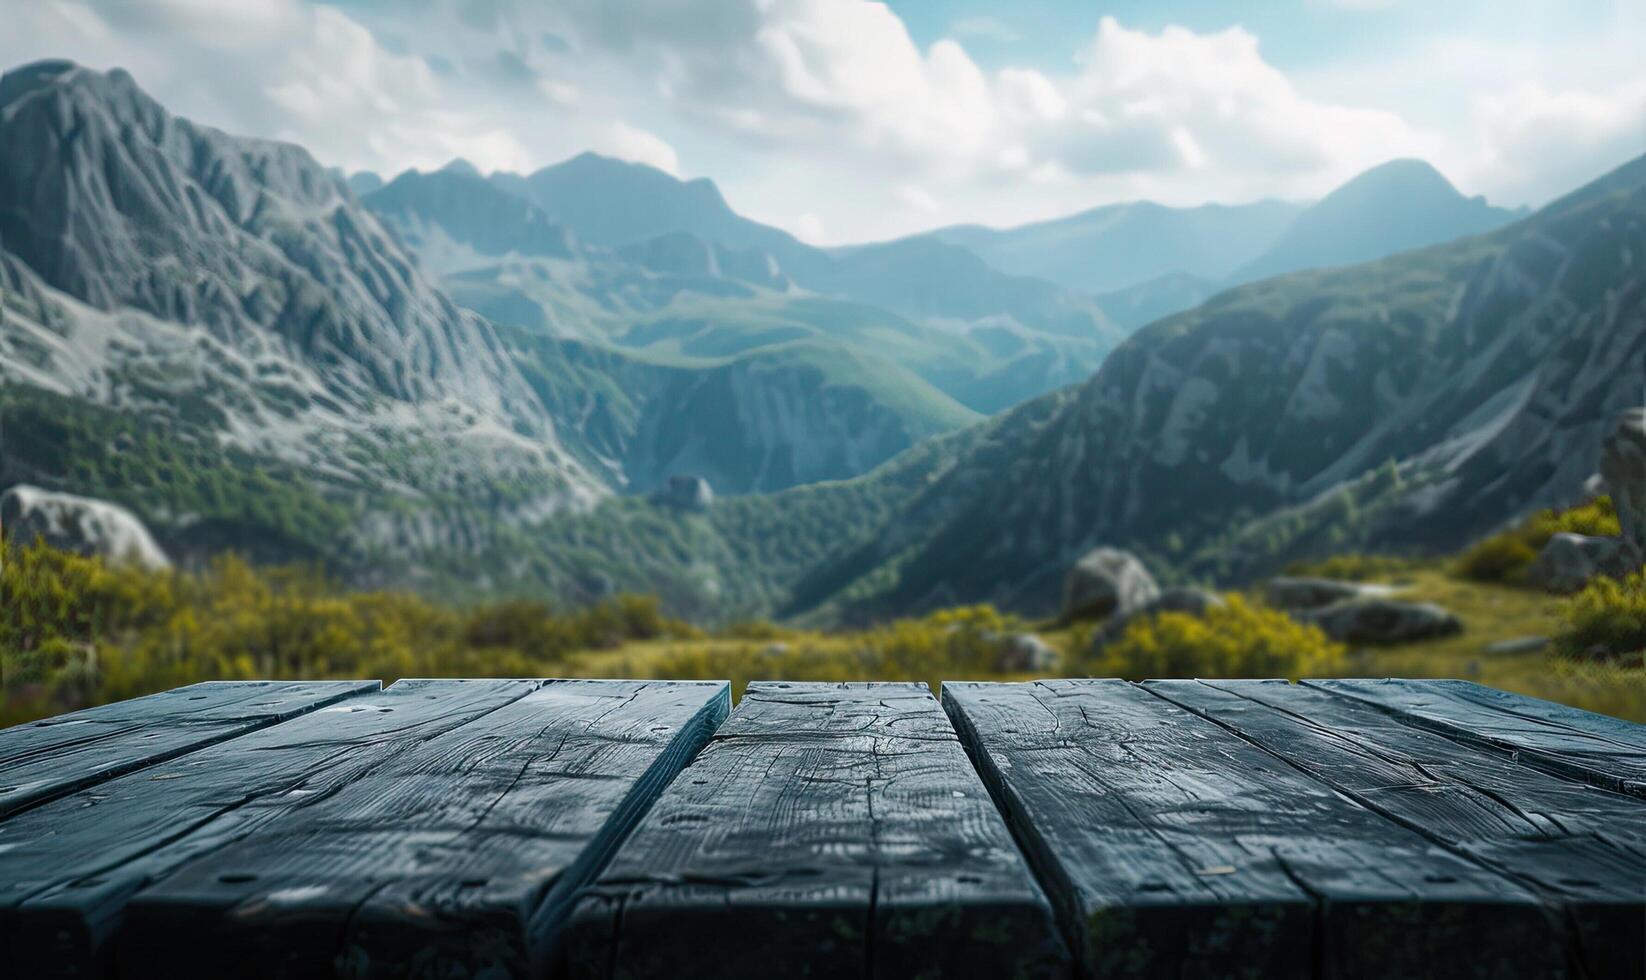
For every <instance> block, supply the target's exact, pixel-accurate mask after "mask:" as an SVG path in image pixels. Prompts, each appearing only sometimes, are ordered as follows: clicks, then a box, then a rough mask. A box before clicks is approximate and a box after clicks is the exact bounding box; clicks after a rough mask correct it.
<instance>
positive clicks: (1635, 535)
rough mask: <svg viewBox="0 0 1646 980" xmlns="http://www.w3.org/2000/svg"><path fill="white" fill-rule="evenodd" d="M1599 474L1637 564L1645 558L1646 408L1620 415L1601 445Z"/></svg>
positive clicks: (1631, 556)
mask: <svg viewBox="0 0 1646 980" xmlns="http://www.w3.org/2000/svg"><path fill="white" fill-rule="evenodd" d="M1600 476H1601V478H1602V479H1603V480H1605V481H1606V487H1607V489H1608V490H1610V491H1611V494H1612V503H1613V505H1614V506H1616V508H1617V521H1618V524H1620V525H1622V528H1623V545H1624V547H1625V549H1626V550H1627V558H1628V559H1629V560H1630V561H1631V562H1632V563H1633V564H1634V565H1636V566H1638V565H1640V564H1641V563H1642V562H1643V561H1646V408H1631V409H1629V410H1628V411H1626V412H1623V413H1622V414H1621V415H1619V416H1618V419H1617V424H1616V425H1615V426H1614V427H1613V428H1612V432H1611V434H1610V435H1608V436H1607V437H1606V441H1605V443H1604V444H1602V446H1601V449H1600Z"/></svg>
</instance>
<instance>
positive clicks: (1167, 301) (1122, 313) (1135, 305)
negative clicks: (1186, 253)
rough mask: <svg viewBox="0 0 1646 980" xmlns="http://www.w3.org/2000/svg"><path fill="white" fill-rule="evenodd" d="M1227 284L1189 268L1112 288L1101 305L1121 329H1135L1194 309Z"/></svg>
mask: <svg viewBox="0 0 1646 980" xmlns="http://www.w3.org/2000/svg"><path fill="white" fill-rule="evenodd" d="M1222 289H1223V286H1222V285H1221V284H1220V283H1218V282H1216V281H1215V280H1211V279H1202V278H1200V277H1199V276H1194V275H1190V274H1189V273H1187V272H1168V273H1166V274H1165V275H1163V276H1156V277H1155V278H1153V279H1148V280H1145V281H1143V282H1140V283H1138V284H1137V285H1135V286H1127V287H1126V288H1125V289H1116V290H1114V291H1112V292H1107V293H1100V294H1099V295H1098V296H1097V297H1096V300H1097V305H1098V307H1099V308H1100V309H1102V310H1103V313H1104V315H1106V316H1107V317H1108V318H1109V319H1110V320H1112V321H1114V322H1115V324H1116V325H1118V326H1119V327H1120V328H1121V329H1124V330H1135V329H1137V328H1138V327H1141V326H1143V325H1144V324H1147V323H1153V322H1154V321H1156V320H1159V319H1161V318H1162V317H1168V316H1171V315H1172V314H1173V313H1181V312H1182V311H1184V310H1192V309H1194V308H1195V307H1197V306H1199V305H1200V304H1201V303H1204V302H1205V301H1206V300H1207V299H1209V298H1210V297H1211V296H1212V295H1213V294H1215V293H1217V292H1219V291H1221V290H1222Z"/></svg>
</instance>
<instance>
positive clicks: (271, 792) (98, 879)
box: [0, 680, 539, 977]
mask: <svg viewBox="0 0 1646 980" xmlns="http://www.w3.org/2000/svg"><path fill="white" fill-rule="evenodd" d="M538 686H539V682H537V681H455V680H454V681H400V682H398V683H396V684H394V685H393V686H391V687H389V688H388V689H387V690H385V691H383V692H382V693H381V694H378V695H375V696H370V697H355V698H351V699H349V700H347V701H343V702H340V703H338V704H334V705H331V706H329V707H325V708H320V709H319V710H317V711H312V712H309V713H308V714H305V715H301V716H299V717H297V718H294V719H291V720H290V721H286V722H282V723H280V724H278V725H273V726H270V727H268V728H263V729H259V730H257V731H255V732H251V733H248V734H245V735H241V736H240V737H238V738H234V739H230V740H229V741H227V742H219V743H217V744H215V745H211V746H207V747H205V748H202V749H199V750H197V751H195V752H191V753H189V754H188V755H185V756H181V757H179V758H176V759H172V760H170V761H167V762H163V763H160V764H158V765H155V766H151V767H149V768H147V769H143V770H139V771H137V772H134V773H130V774H127V775H125V776H121V777H119V778H116V779H111V780H109V781H107V782H105V783H101V784H98V785H97V786H93V787H90V788H87V789H83V790H79V791H77V792H74V793H71V794H69V795H67V796H64V797H60V798H58V799H56V800H53V801H51V802H49V803H45V804H42V805H40V806H36V807H32V808H30V809H27V810H24V811H22V812H20V813H15V814H13V815H12V816H10V817H8V818H7V819H5V820H4V821H0V954H3V955H4V962H6V963H7V964H8V965H9V966H11V967H14V968H15V969H16V970H17V971H18V975H21V976H29V977H36V976H39V977H50V976H78V977H93V976H99V975H105V974H106V973H107V972H108V971H109V970H110V968H111V960H112V951H113V947H114V944H113V943H110V942H109V940H110V939H111V938H112V937H113V936H114V935H115V933H116V931H117V930H118V929H119V927H120V925H121V922H122V920H123V917H124V912H125V907H126V903H127V901H128V900H129V899H130V897H131V896H132V895H133V894H134V893H136V892H137V891H138V890H139V889H141V888H143V887H144V886H145V885H148V884H150V883H152V882H154V881H157V880H159V879H162V878H163V877H164V876H166V875H167V874H169V873H170V872H172V871H174V870H176V869H177V868H179V867H181V866H183V865H184V864H185V863H187V862H188V861H190V860H191V859H193V858H196V857H199V856H201V855H204V854H210V853H211V852H213V851H215V850H217V849H220V848H224V847H227V846H229V845H231V844H232V843H234V842H235V841H237V840H240V839H242V838H245V837H247V836H249V835H252V834H254V833H256V832H257V831H258V830H260V829H261V828H263V827H265V826H266V825H268V824H269V823H270V822H272V821H274V820H276V819H278V818H279V817H281V816H282V815H284V814H288V813H291V812H293V811H296V810H299V809H301V808H302V807H304V806H305V805H312V804H313V803H315V802H316V801H318V800H322V799H325V798H326V797H328V796H329V795H331V794H333V793H336V792H338V791H340V790H341V789H343V788H344V787H346V786H348V785H349V784H350V783H353V782H354V781H356V780H358V779H360V778H363V777H364V776H366V775H368V774H370V773H371V772H373V771H374V770H376V769H378V768H379V767H381V766H383V765H386V764H387V763H389V762H390V761H391V760H393V759H394V758H396V757H399V756H403V755H407V754H411V753H415V752H416V751H418V750H419V749H420V748H421V747H422V746H423V745H424V744H425V743H427V742H428V741H429V740H430V739H432V738H435V737H436V736H439V735H440V734H442V733H444V732H447V731H450V730H453V729H457V728H460V727H462V726H463V725H465V724H468V723H470V722H472V721H474V720H476V719H477V718H481V717H484V716H485V715H486V714H487V713H489V712H492V711H495V710H497V709H499V708H501V707H503V706H505V705H507V704H509V703H511V702H513V701H515V700H518V699H519V698H521V697H524V696H525V695H527V694H529V693H531V692H532V691H533V690H535V689H536V688H537V687H538ZM262 966H264V964H262V963H257V964H251V963H250V961H249V960H248V961H246V962H245V963H243V965H242V967H241V970H242V971H244V970H249V969H253V968H254V967H256V968H260V967H262ZM236 972H240V971H236Z"/></svg>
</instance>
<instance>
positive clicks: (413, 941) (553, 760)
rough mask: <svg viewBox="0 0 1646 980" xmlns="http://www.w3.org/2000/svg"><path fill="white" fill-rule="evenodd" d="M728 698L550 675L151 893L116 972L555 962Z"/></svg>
mask: <svg viewBox="0 0 1646 980" xmlns="http://www.w3.org/2000/svg"><path fill="white" fill-rule="evenodd" d="M729 708H730V690H729V687H728V685H727V684H725V683H724V682H713V683H711V682H700V681H582V680H567V681H550V682H547V683H545V684H544V685H543V686H542V687H540V688H538V689H537V690H535V691H532V692H531V693H529V694H526V695H525V696H524V697H522V698H520V699H518V700H515V701H512V702H510V703H509V704H507V705H504V706H502V707H499V708H497V709H496V710H494V711H491V712H489V713H486V714H485V715H483V716H481V717H477V718H474V719H473V720H470V721H468V722H467V723H466V724H463V725H461V726H460V727H456V728H452V729H450V730H447V731H444V732H441V733H438V734H434V735H432V737H428V738H425V739H423V740H421V742H420V744H418V745H417V746H415V747H412V748H410V749H409V750H407V751H404V752H399V753H395V754H394V755H392V756H391V757H388V758H385V759H383V760H381V762H379V763H378V764H376V765H374V766H372V767H371V769H370V770H369V771H365V772H362V773H360V774H359V775H358V777H357V778H354V779H352V780H349V781H348V782H347V783H346V784H342V785H337V786H334V787H330V788H329V791H328V792H327V794H326V795H325V796H324V797H323V798H318V799H314V800H311V801H307V802H305V803H303V804H302V805H300V806H297V807H293V808H291V809H289V810H287V811H286V812H283V813H281V814H280V815H279V816H278V817H277V818H275V819H272V820H269V821H267V822H266V823H264V824H263V825H262V826H261V827H259V829H258V831H257V833H256V834H255V835H253V836H250V837H244V838H241V839H239V840H236V841H234V842H232V843H227V844H225V845H223V846H220V847H218V848H215V849H213V850H212V851H211V852H210V853H209V854H202V855H200V856H199V857H196V858H195V859H194V860H192V861H190V862H189V863H188V864H186V865H184V866H182V867H179V868H177V869H176V870H175V871H174V872H173V873H172V874H171V875H170V876H169V877H167V878H166V880H164V881H163V882H159V883H157V884H155V885H153V886H152V887H150V888H147V889H145V890H143V891H141V892H139V893H138V894H137V895H136V896H135V897H134V898H133V899H132V901H131V903H130V905H129V907H128V928H127V930H126V936H125V937H124V938H123V940H122V943H121V949H122V953H121V958H120V975H121V976H122V977H128V976H130V977H140V976H154V977H163V976H176V975H193V976H207V975H217V976H222V975H228V974H230V973H235V972H242V974H244V971H243V968H242V967H241V964H244V963H245V962H246V959H247V957H248V955H249V956H250V957H251V959H252V961H253V962H254V963H256V964H257V968H256V971H255V972H256V973H257V974H259V975H263V976H285V977H307V976H314V975H317V974H321V973H325V972H328V971H331V970H338V971H340V972H342V973H345V974H346V975H348V976H351V977H365V976H377V977H398V976H406V975H417V976H431V977H446V976H456V977H473V976H497V977H509V976H526V975H530V974H533V973H541V972H542V971H543V970H544V969H546V967H547V964H548V962H549V954H550V951H551V946H552V942H553V939H554V937H555V933H556V930H557V927H558V926H559V922H560V919H561V918H562V916H563V914H564V912H565V910H566V907H567V902H568V900H569V898H570V897H571V895H572V894H573V892H574V891H575V890H576V888H577V887H578V886H580V885H582V884H583V883H584V881H585V880H586V878H587V877H588V876H589V875H591V874H592V873H593V872H594V870H595V869H596V868H597V867H598V866H599V865H600V864H601V863H602V862H603V861H604V860H605V858H606V856H607V854H608V852H609V850H610V849H611V848H612V847H614V846H615V845H616V844H617V843H618V842H619V841H620V840H621V839H622V838H623V836H624V835H625V834H626V833H627V831H628V829H629V827H630V826H631V825H632V823H633V822H634V820H635V819H636V818H637V817H638V816H639V814H640V812H641V811H642V810H643V809H644V808H645V807H646V806H648V805H649V804H650V803H651V801H652V799H653V798H654V797H655V796H656V795H657V793H658V792H659V791H661V789H662V788H663V786H664V785H666V784H667V783H668V781H669V780H670V779H671V778H673V776H674V775H675V773H677V772H678V771H679V770H680V768H681V767H682V766H684V765H685V764H686V762H687V761H688V760H689V759H690V758H691V756H692V755H693V754H695V753H696V751H697V750H698V749H699V748H700V747H701V746H702V744H703V743H704V741H705V740H707V738H708V737H709V735H710V733H711V732H712V731H713V730H714V728H715V726H716V725H718V724H719V722H720V720H721V719H723V718H724V717H725V715H726V712H727V711H728V709H729Z"/></svg>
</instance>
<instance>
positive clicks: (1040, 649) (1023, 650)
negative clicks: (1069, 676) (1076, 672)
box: [994, 633, 1058, 674]
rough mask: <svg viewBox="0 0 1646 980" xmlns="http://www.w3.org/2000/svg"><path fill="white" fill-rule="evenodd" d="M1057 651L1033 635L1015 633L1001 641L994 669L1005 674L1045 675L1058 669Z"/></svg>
mask: <svg viewBox="0 0 1646 980" xmlns="http://www.w3.org/2000/svg"><path fill="white" fill-rule="evenodd" d="M1057 661H1058V655H1057V651H1056V650H1054V649H1052V646H1051V644H1049V643H1047V642H1046V641H1045V640H1042V639H1041V638H1040V637H1038V636H1036V635H1034V634H1033V633H1013V634H1011V635H1010V636H1006V637H1003V638H1002V639H1001V641H1000V651H999V653H997V654H996V655H995V664H994V669H995V670H998V671H1000V672H1001V673H1003V674H1028V673H1043V672H1045V671H1050V670H1056V669H1057Z"/></svg>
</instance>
